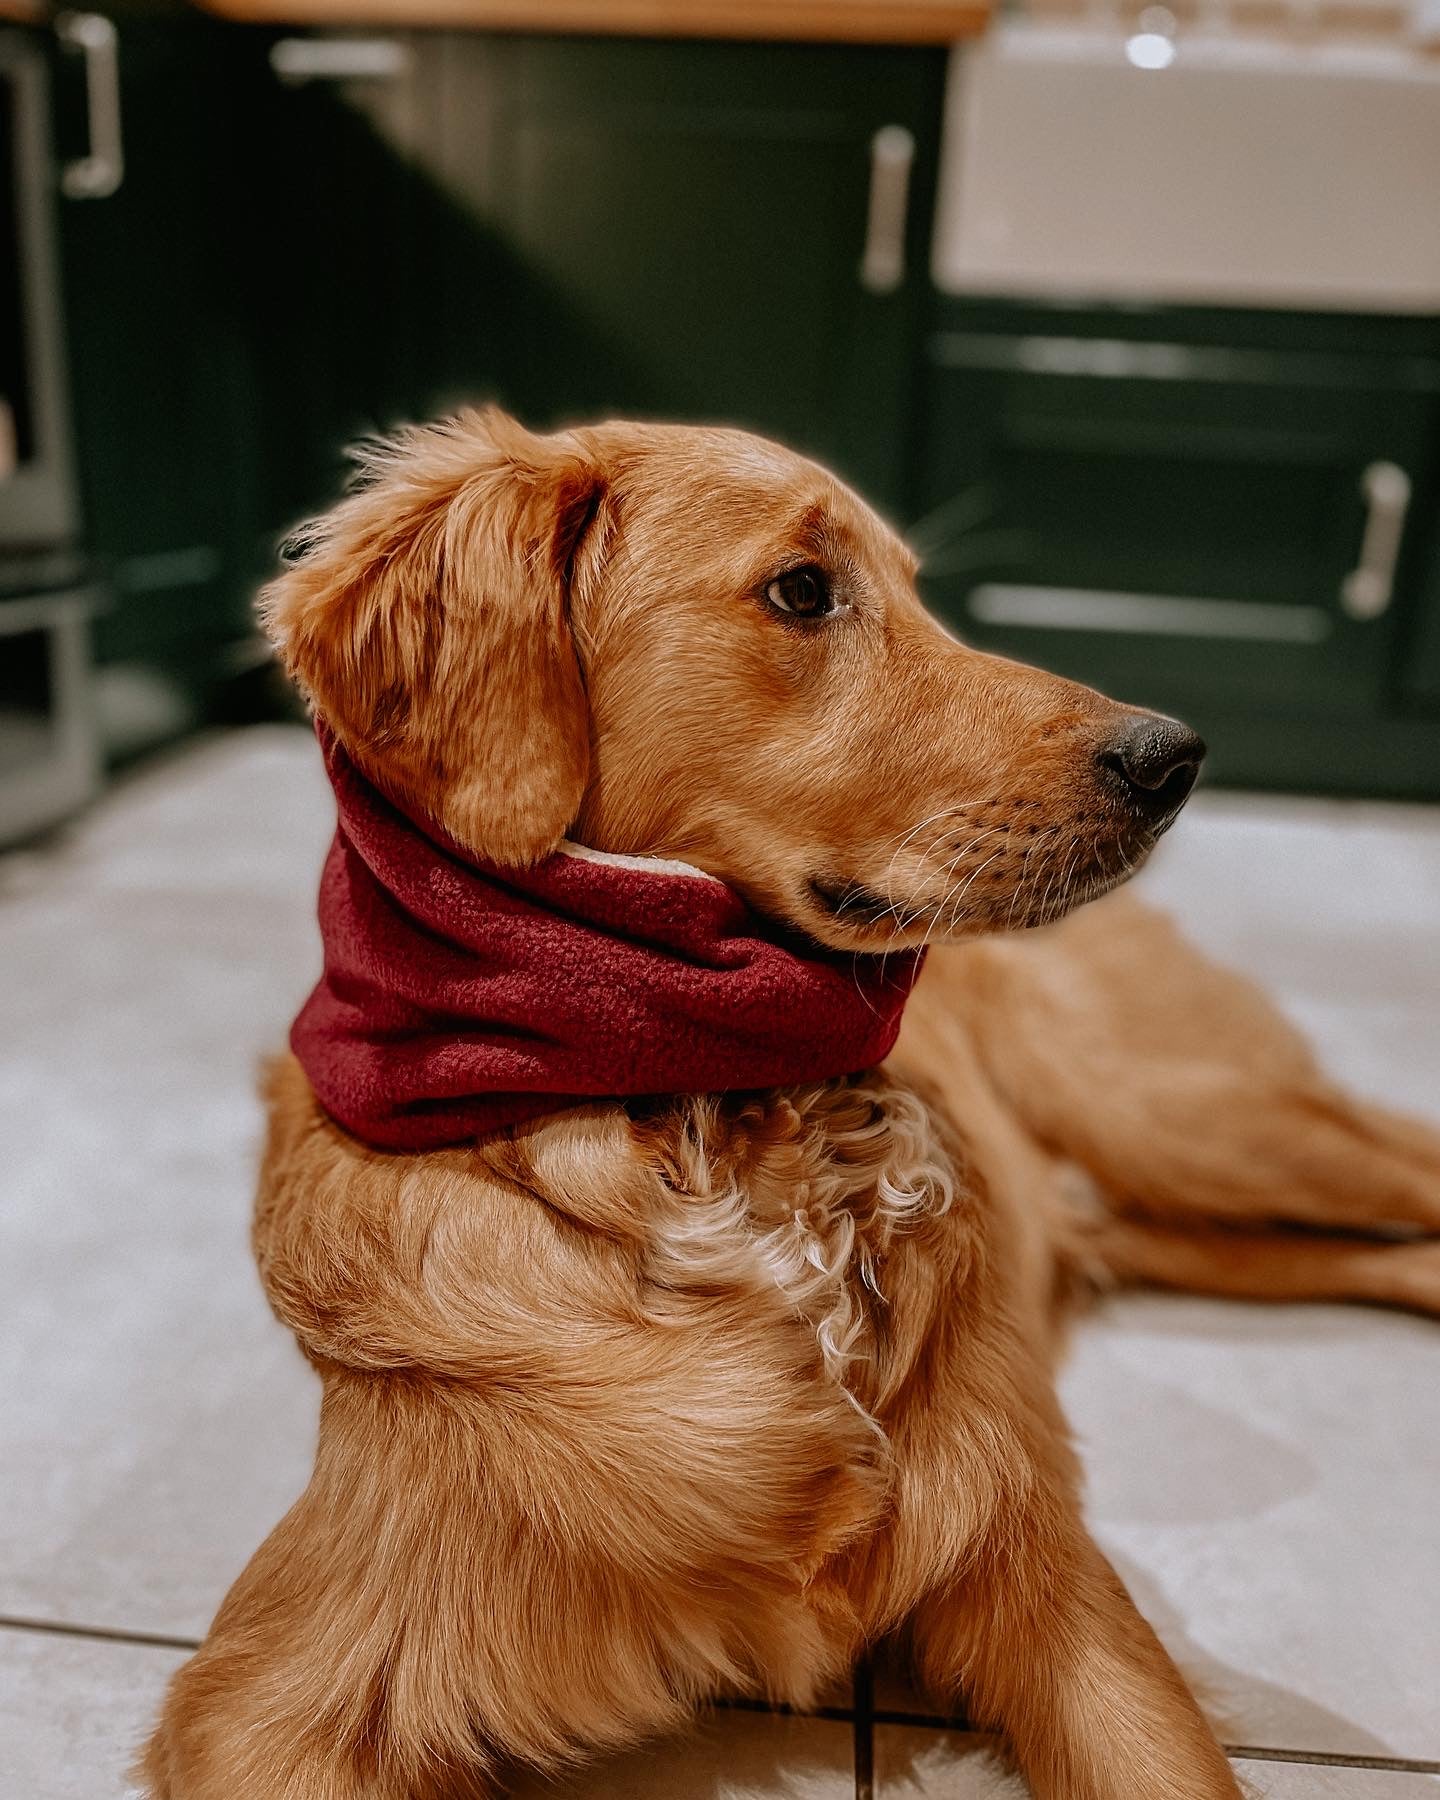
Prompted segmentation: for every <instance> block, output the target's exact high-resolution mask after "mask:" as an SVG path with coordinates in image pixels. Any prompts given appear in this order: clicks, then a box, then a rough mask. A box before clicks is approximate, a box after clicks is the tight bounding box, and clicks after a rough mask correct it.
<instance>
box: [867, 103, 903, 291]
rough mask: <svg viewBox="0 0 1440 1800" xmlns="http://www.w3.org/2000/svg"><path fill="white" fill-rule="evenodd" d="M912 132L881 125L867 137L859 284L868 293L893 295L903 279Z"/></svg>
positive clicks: (895, 126)
mask: <svg viewBox="0 0 1440 1800" xmlns="http://www.w3.org/2000/svg"><path fill="white" fill-rule="evenodd" d="M914 162H915V134H914V132H913V131H907V130H906V128H905V126H903V125H882V126H881V127H880V129H879V130H878V131H877V132H876V133H875V135H874V137H873V138H871V140H870V208H869V214H868V217H867V219H866V223H865V254H864V255H863V256H862V257H861V258H860V285H861V286H862V287H863V288H864V289H865V291H866V292H867V293H870V294H893V293H894V292H895V290H896V289H897V288H898V287H900V286H901V284H902V283H903V282H904V280H905V224H906V220H907V219H908V217H909V213H910V170H911V168H912V166H913V165H914Z"/></svg>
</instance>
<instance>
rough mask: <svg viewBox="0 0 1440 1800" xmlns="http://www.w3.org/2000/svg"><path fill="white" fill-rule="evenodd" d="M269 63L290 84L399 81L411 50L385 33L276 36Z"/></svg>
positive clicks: (407, 63)
mask: <svg viewBox="0 0 1440 1800" xmlns="http://www.w3.org/2000/svg"><path fill="white" fill-rule="evenodd" d="M270 67H271V68H272V69H273V70H274V71H275V73H276V75H278V76H279V78H280V79H281V81H283V82H284V83H285V84H286V85H287V86H288V87H303V86H304V85H305V84H306V83H307V82H311V81H396V80H398V79H399V78H400V76H402V75H404V74H405V73H406V71H407V70H408V69H409V67H410V51H409V49H408V48H407V46H406V45H404V44H402V43H398V42H397V41H396V40H395V39H394V38H385V37H374V38H360V37H349V38H344V37H286V38H276V40H275V42H274V43H273V44H272V45H271V46H270Z"/></svg>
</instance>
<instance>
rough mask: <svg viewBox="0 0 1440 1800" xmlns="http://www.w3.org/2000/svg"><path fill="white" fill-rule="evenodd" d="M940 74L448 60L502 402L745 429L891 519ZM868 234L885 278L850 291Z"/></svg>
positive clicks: (832, 53) (722, 53)
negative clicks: (782, 446)
mask: <svg viewBox="0 0 1440 1800" xmlns="http://www.w3.org/2000/svg"><path fill="white" fill-rule="evenodd" d="M943 71H944V61H943V57H942V56H941V55H940V54H939V53H938V52H931V51H905V50H854V49H844V48H827V47H814V46H792V45H763V44H762V45H744V44H701V45H688V46H687V45H680V44H672V43H645V42H642V43H635V42H625V41H615V40H611V41H590V42H585V41H579V42H576V41H569V42H562V41H548V42H547V41H544V40H535V39H531V40H517V41H513V42H508V43H505V42H500V43H495V42H491V43H482V42H479V41H474V40H472V41H469V42H466V41H464V40H458V41H457V42H456V43H455V46H454V50H453V61H452V64H451V68H450V70H449V72H448V73H449V79H450V81H451V83H452V87H451V90H450V94H449V113H448V117H449V119H450V122H451V132H452V144H453V145H454V151H455V154H456V157H457V160H456V162H455V163H454V164H453V165H452V168H451V171H450V173H451V186H452V190H463V191H465V192H467V193H469V194H471V195H472V196H473V199H474V206H475V211H476V214H477V216H480V217H483V218H485V219H487V220H491V221H493V223H494V227H495V229H496V230H497V232H498V233H499V236H500V238H501V241H502V242H503V244H504V247H505V251H506V253H507V256H508V258H509V259H510V260H511V263H512V266H513V269H514V277H515V289H514V292H515V297H516V312H515V315H514V324H515V335H514V339H513V352H514V358H515V360H514V363H513V365H512V367H511V369H510V370H509V371H508V374H509V382H508V383H507V385H508V386H510V387H511V388H512V389H513V391H514V393H515V395H516V397H517V399H519V400H520V402H521V403H522V405H523V406H524V407H525V408H526V410H527V411H531V412H536V413H539V414H541V415H543V416H546V417H551V418H556V417H573V416H575V415H577V414H580V415H592V414H605V413H615V412H620V413H630V414H640V415H645V416H654V417H670V418H681V419H720V420H726V421H730V422H734V423H738V424H743V425H746V426H749V427H752V428H754V429H757V430H761V431H765V432H768V433H771V434H773V435H775V436H778V437H780V438H783V439H785V440H786V441H787V442H789V443H791V444H794V445H796V446H797V447H799V448H802V449H804V450H808V451H810V452H813V453H814V454H816V455H818V456H821V457H823V458H825V459H827V460H828V461H830V462H832V463H833V464H835V465H836V466H837V467H839V468H840V469H841V470H843V471H844V472H845V473H846V474H847V475H849V476H850V477H851V478H852V479H854V480H855V481H857V482H858V483H860V484H861V485H862V486H864V487H865V488H866V490H867V491H868V492H869V493H871V494H872V495H874V496H875V497H877V498H878V499H880V500H881V501H883V502H885V503H889V504H892V505H893V504H896V503H897V502H898V501H899V499H900V497H901V492H902V481H903V476H904V458H905V450H906V446H907V442H908V438H909V432H910V429H911V425H912V419H911V403H912V400H913V394H914V377H915V373H916V367H915V361H914V352H915V349H916V344H917V326H918V319H919V312H918V308H919V307H920V306H921V305H922V303H923V299H924V294H925V290H926V287H927V285H928V282H927V266H926V256H927V244H928V236H929V220H930V215H931V211H932V208H933V186H934V164H935V155H936V138H937V134H938V127H939V118H940V104H941V88H942V81H943ZM477 121H478V124H477ZM876 234H880V235H882V236H884V237H886V239H887V240H888V243H889V251H890V261H889V263H888V266H886V267H885V268H883V269H877V268H875V267H871V268H870V269H868V270H867V268H866V266H865V254H866V249H867V242H870V240H871V239H872V238H873V237H874V236H875V235H876Z"/></svg>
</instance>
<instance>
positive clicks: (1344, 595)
mask: <svg viewBox="0 0 1440 1800" xmlns="http://www.w3.org/2000/svg"><path fill="white" fill-rule="evenodd" d="M1360 492H1361V494H1362V495H1363V496H1364V499H1365V509H1366V510H1365V534H1364V536H1363V537H1362V538H1361V540H1360V560H1359V562H1357V563H1356V565H1355V567H1354V568H1353V569H1352V570H1351V571H1350V573H1349V574H1348V575H1347V576H1346V577H1345V579H1344V581H1342V582H1341V583H1340V604H1341V605H1342V606H1343V607H1344V608H1345V611H1346V612H1347V613H1349V615H1350V617H1351V618H1352V619H1378V618H1379V617H1380V615H1381V613H1383V612H1384V611H1385V610H1386V608H1387V607H1388V606H1389V604H1390V599H1391V596H1392V594H1393V593H1394V589H1395V565H1396V563H1397V562H1398V561H1399V559H1400V540H1401V539H1402V538H1403V537H1404V535H1405V514H1406V512H1407V510H1408V509H1409V506H1410V477H1409V476H1408V475H1407V474H1406V473H1405V471H1404V470H1403V469H1402V468H1401V467H1400V465H1399V463H1393V462H1373V463H1371V464H1370V466H1369V468H1368V469H1366V471H1365V473H1364V474H1363V475H1362V476H1361V477H1360Z"/></svg>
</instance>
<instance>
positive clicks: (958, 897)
mask: <svg viewBox="0 0 1440 1800" xmlns="http://www.w3.org/2000/svg"><path fill="white" fill-rule="evenodd" d="M1167 823H1168V821H1167ZM1160 835H1161V833H1160V832H1159V831H1157V832H1154V833H1153V834H1152V833H1150V832H1146V833H1144V834H1143V835H1140V836H1137V837H1132V838H1130V839H1128V840H1127V841H1125V842H1123V843H1122V842H1113V843H1100V844H1088V845H1084V844H1081V843H1080V842H1079V841H1077V840H1076V839H1075V838H1073V837H1066V836H1064V835H1063V834H1061V833H1059V832H1056V833H1052V834H1050V836H1051V837H1052V838H1053V839H1054V840H1055V841H1054V842H1052V843H1049V844H1047V847H1046V852H1045V854H1044V855H1043V856H1041V857H1040V858H1039V859H1038V860H1036V858H1035V855H1034V852H1033V851H1027V850H1024V849H1017V850H1016V851H1015V852H1014V855H1013V858H1012V857H1009V856H997V858H996V859H995V866H994V872H993V874H992V873H990V869H989V868H988V867H982V868H981V869H979V871H978V872H972V874H970V875H968V876H966V877H965V878H963V879H950V880H949V881H947V882H945V883H944V884H943V885H938V886H937V885H936V884H935V883H933V882H932V883H927V884H925V885H924V886H922V887H917V888H915V889H914V890H912V891H908V892H907V891H905V890H904V889H903V888H901V889H897V891H895V892H892V893H884V892H882V891H881V890H880V889H879V888H878V887H872V886H869V885H867V883H865V882H864V881H861V880H859V879H857V878H856V877H854V876H848V875H840V874H835V873H828V872H827V873H825V874H818V875H812V876H811V877H810V878H809V880H808V882H807V883H806V887H805V895H804V902H805V903H804V907H803V911H804V915H805V918H804V928H805V930H806V931H807V932H808V933H809V935H811V936H814V937H816V938H817V939H818V940H819V941H820V942H822V943H828V944H830V945H831V946H832V947H834V948H837V949H838V948H843V949H846V950H859V951H869V952H876V953H878V952H884V951H889V950H899V949H904V948H913V947H916V946H918V945H920V944H924V943H929V942H932V941H934V940H936V939H941V938H947V937H973V936H978V935H980V934H983V933H987V932H997V931H1026V930H1033V929H1035V928H1037V927H1039V926H1042V925H1052V924H1054V923H1055V922H1056V921H1057V920H1059V919H1062V918H1064V917H1065V916H1066V914H1067V913H1071V912H1073V911H1075V909H1076V908H1077V907H1080V906H1086V905H1088V904H1089V903H1090V902H1091V901H1092V900H1099V899H1101V898H1102V897H1103V896H1104V895H1106V894H1108V893H1110V892H1112V891H1113V890H1114V889H1115V888H1118V887H1120V886H1122V885H1123V884H1124V883H1125V882H1126V881H1128V880H1129V879H1130V877H1131V876H1132V875H1133V874H1135V873H1136V872H1137V870H1139V869H1140V867H1141V866H1142V865H1143V864H1144V862H1145V860H1146V858H1147V857H1148V856H1149V854H1150V851H1151V849H1152V848H1153V847H1154V844H1155V842H1156V840H1157V839H1158V838H1159V837H1160ZM987 875H989V879H987V878H986V877H987Z"/></svg>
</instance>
